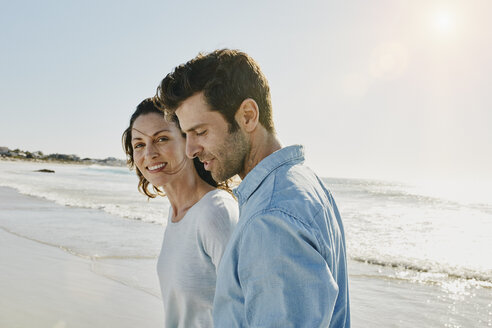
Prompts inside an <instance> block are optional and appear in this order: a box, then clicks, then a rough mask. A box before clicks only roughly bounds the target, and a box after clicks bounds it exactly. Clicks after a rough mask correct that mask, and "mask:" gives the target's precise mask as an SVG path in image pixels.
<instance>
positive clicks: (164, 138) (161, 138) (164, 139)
mask: <svg viewBox="0 0 492 328" xmlns="http://www.w3.org/2000/svg"><path fill="white" fill-rule="evenodd" d="M168 140H169V138H168V137H159V138H158V139H157V141H159V142H160V141H168Z"/></svg>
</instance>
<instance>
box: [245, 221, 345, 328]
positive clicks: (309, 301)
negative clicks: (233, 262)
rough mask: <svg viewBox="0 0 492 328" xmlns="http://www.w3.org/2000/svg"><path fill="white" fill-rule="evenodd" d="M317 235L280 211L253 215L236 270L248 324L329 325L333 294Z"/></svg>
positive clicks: (336, 293) (336, 292)
mask: <svg viewBox="0 0 492 328" xmlns="http://www.w3.org/2000/svg"><path fill="white" fill-rule="evenodd" d="M319 249H320V248H319V242H318V240H317V238H316V236H315V235H314V234H313V232H312V231H310V230H309V229H308V228H307V227H306V226H304V225H303V224H302V223H301V222H300V221H298V220H296V219H295V218H293V217H291V216H289V215H287V214H285V213H283V212H279V211H278V212H268V213H264V214H261V215H259V216H257V217H255V218H252V220H251V221H250V222H248V226H247V227H245V230H244V232H243V236H242V240H241V246H240V251H239V252H240V253H239V261H238V270H239V280H240V283H241V287H242V289H243V295H244V298H245V299H244V302H245V317H246V320H247V322H248V326H250V327H296V328H300V327H309V328H312V327H328V326H329V323H330V320H331V317H332V314H333V309H334V306H335V303H336V299H337V295H338V286H337V284H336V282H335V280H334V279H333V276H332V272H331V270H330V268H329V266H328V263H327V261H326V260H325V258H324V257H323V256H322V254H321V253H320V251H319Z"/></svg>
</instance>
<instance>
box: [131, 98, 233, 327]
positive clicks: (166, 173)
mask: <svg viewBox="0 0 492 328" xmlns="http://www.w3.org/2000/svg"><path fill="white" fill-rule="evenodd" d="M123 145H124V148H125V151H126V155H127V162H128V164H129V166H130V168H133V167H134V166H135V167H136V171H137V175H138V177H139V178H140V181H139V184H138V188H139V190H140V191H141V192H142V193H144V194H145V195H147V196H148V197H151V198H155V197H156V196H157V195H161V196H164V195H165V196H167V197H168V199H169V202H170V203H171V206H170V209H169V216H168V224H167V227H166V231H165V233H164V239H163V243H162V249H161V253H160V255H159V260H158V263H157V273H158V276H159V281H160V285H161V292H162V300H163V303H164V314H165V319H164V322H165V327H212V326H213V323H212V303H213V297H214V292H215V280H216V270H217V267H218V265H219V262H220V259H221V257H222V253H223V252H224V249H225V246H226V244H227V241H228V239H229V236H230V234H231V232H232V230H233V228H234V226H235V224H236V223H237V220H238V215H239V214H238V207H237V203H236V201H235V200H234V198H233V197H232V196H231V195H230V194H229V193H228V192H227V191H225V190H223V189H224V188H225V187H224V186H222V189H220V187H219V188H218V186H217V183H216V182H215V181H214V180H213V179H212V178H211V175H210V173H209V172H207V171H205V170H204V168H203V164H202V163H200V161H198V159H196V158H195V159H194V160H192V159H189V158H188V157H186V154H185V146H186V139H185V137H184V135H183V134H182V132H181V130H180V128H179V124H178V121H177V118H176V117H172V118H171V119H167V118H166V117H165V116H164V114H163V113H162V112H161V111H160V110H159V109H158V108H157V107H156V106H155V105H154V102H153V101H152V99H150V98H148V99H145V100H144V101H142V102H141V103H140V104H139V105H138V107H137V109H136V111H135V113H133V115H132V117H131V119H130V125H129V127H128V128H127V129H126V130H125V132H124V133H123ZM150 186H152V189H153V191H149V189H148V188H149V187H150Z"/></svg>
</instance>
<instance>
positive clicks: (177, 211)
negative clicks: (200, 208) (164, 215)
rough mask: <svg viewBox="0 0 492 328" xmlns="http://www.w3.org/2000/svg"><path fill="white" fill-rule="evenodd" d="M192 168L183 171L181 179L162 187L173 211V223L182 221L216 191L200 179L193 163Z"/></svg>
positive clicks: (178, 178)
mask: <svg viewBox="0 0 492 328" xmlns="http://www.w3.org/2000/svg"><path fill="white" fill-rule="evenodd" d="M190 168H191V169H190V170H183V172H182V174H180V175H179V177H176V179H173V181H172V182H170V183H169V184H167V185H165V186H162V188H163V189H164V192H165V193H166V195H167V197H168V198H169V203H171V207H172V209H173V218H172V222H178V221H180V220H181V219H182V218H183V217H184V216H185V214H186V212H188V210H189V209H190V208H191V207H192V206H193V205H195V204H196V203H197V202H198V201H199V200H200V199H201V198H202V197H203V196H204V195H205V194H206V193H208V192H209V191H212V190H214V189H215V188H214V187H213V186H211V185H209V184H208V183H206V182H205V181H203V180H202V179H201V178H200V176H199V175H198V173H197V172H196V170H195V167H194V165H193V162H191V167H190Z"/></svg>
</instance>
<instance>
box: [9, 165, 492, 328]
mask: <svg viewBox="0 0 492 328" xmlns="http://www.w3.org/2000/svg"><path fill="white" fill-rule="evenodd" d="M40 169H50V170H53V171H55V173H42V172H38V170H40ZM323 181H324V182H325V184H326V185H327V186H328V188H329V189H330V190H331V191H332V193H333V194H334V197H335V200H336V202H337V205H338V207H339V210H340V212H341V215H342V219H343V222H344V229H345V234H346V242H347V252H348V257H349V259H350V262H349V273H350V274H353V276H354V281H356V282H357V281H361V279H363V281H365V282H364V284H368V285H370V284H371V281H380V282H385V285H384V286H386V287H384V288H385V289H389V291H388V290H386V291H385V292H387V293H389V292H391V288H392V287H391V286H398V287H399V288H400V289H401V290H403V293H405V292H406V290H409V289H415V290H417V289H419V288H429V290H430V289H432V290H435V291H436V293H437V294H438V295H437V296H436V299H435V300H429V299H427V300H425V299H423V300H421V301H422V302H426V301H427V302H431V303H432V302H435V304H437V303H438V302H440V301H442V302H445V304H446V306H445V307H443V308H444V310H443V313H441V314H440V316H442V317H443V318H441V319H440V320H435V321H433V322H434V323H433V324H429V325H425V324H423V325H422V323H425V321H420V324H418V325H414V324H412V323H411V322H400V324H394V323H393V324H392V323H389V322H388V324H387V325H385V324H384V323H382V322H383V321H381V320H379V321H378V320H376V319H374V321H372V322H373V323H374V325H371V324H367V325H362V326H369V327H370V326H380V327H413V326H415V327H416V326H419V327H422V326H428V327H433V326H439V327H491V326H492V196H491V195H492V192H491V189H490V185H489V184H486V183H477V182H474V183H468V184H467V183H456V182H443V181H441V182H433V183H430V182H429V181H420V182H408V181H407V182H401V181H385V180H376V179H345V178H329V177H326V178H323ZM137 182H138V180H137V177H136V174H135V172H134V171H130V170H129V169H128V168H125V167H110V166H99V165H78V164H58V163H39V162H27V161H0V186H1V187H10V188H13V189H15V190H16V191H18V192H19V193H21V194H24V195H29V196H33V197H35V198H37V199H44V200H47V201H49V202H52V203H56V204H58V205H62V206H64V207H71V208H74V210H77V209H78V210H81V209H85V210H87V209H90V210H94V211H103V212H106V213H108V214H110V217H111V218H112V219H111V220H104V222H96V220H94V218H93V217H91V215H86V216H84V215H80V216H77V219H76V220H74V219H73V218H70V219H68V218H64V217H46V218H44V219H43V224H42V225H36V224H35V222H30V221H29V219H27V218H26V219H25V220H22V221H21V220H9V218H7V217H4V218H0V228H2V229H4V230H5V231H8V232H11V233H14V234H16V235H18V236H21V237H25V238H29V239H31V240H35V241H38V242H41V243H44V244H47V245H51V246H55V247H58V248H61V249H64V250H66V251H67V252H69V253H72V254H74V255H76V256H82V257H87V258H91V259H96V260H98V261H109V262H111V261H117V260H118V259H121V258H126V259H135V261H136V264H135V268H137V267H139V265H138V260H142V259H143V260H145V259H150V260H155V259H156V258H157V256H158V253H159V251H160V244H161V241H162V234H163V231H164V229H165V226H166V221H167V218H166V215H167V213H168V209H169V202H168V200H167V199H166V198H163V197H159V198H156V199H148V198H147V197H146V196H144V195H142V194H140V193H139V192H138V191H137ZM89 213H90V212H89ZM38 220H39V219H38ZM100 221H102V220H100ZM34 227H35V228H34ZM96 269H97V268H96ZM149 270H151V271H152V272H151V273H149V276H151V275H154V274H155V272H154V271H153V268H151V269H149ZM100 271H101V273H102V274H105V275H107V276H108V277H110V278H113V279H119V280H122V279H123V280H124V279H127V280H128V278H124V277H118V273H117V271H118V270H117V268H116V267H114V266H113V267H111V266H110V265H109V266H108V265H106V266H101V267H100ZM130 280H131V279H130ZM141 281H145V278H142V279H140V282H139V288H141V289H142V290H144V291H146V292H148V293H151V294H153V295H155V296H156V297H158V295H159V291H158V290H156V289H155V286H153V285H152V286H151V285H150V284H147V285H146V283H145V282H141ZM125 283H126V284H132V281H125ZM364 284H363V285H361V284H360V283H355V284H354V286H358V287H357V288H359V289H363V287H361V286H364ZM402 286H403V287H402ZM395 290H396V289H395ZM359 295H366V298H373V297H376V296H375V295H374V294H370V293H369V292H367V293H363V292H361V293H359ZM477 295H478V296H477ZM351 296H352V299H353V300H354V301H355V304H354V302H353V303H352V313H354V314H356V313H357V311H358V310H360V311H361V313H362V311H364V312H366V313H370V312H371V309H370V308H369V307H370V305H371V304H374V302H375V301H376V300H373V299H363V297H361V296H357V295H356V294H354V290H353V289H351ZM381 297H384V296H381ZM440 298H442V299H440ZM444 298H446V299H444ZM383 303H384V302H383ZM390 303H391V302H390ZM465 303H466V304H465ZM463 304H465V305H463ZM357 305H358V306H359V307H367V308H365V309H358V308H357ZM388 306H391V305H388ZM429 306H430V305H429ZM377 307H381V305H380V306H376V308H377ZM400 310H401V311H410V310H408V309H400ZM431 310H432V309H431ZM392 311H393V310H392ZM388 312H390V311H387V312H385V314H386V315H389V316H390V314H389V313H388ZM410 312H411V311H410ZM368 320H369V319H368ZM403 320H410V319H408V318H407V319H403ZM360 321H361V319H360V316H359V322H360ZM368 322H371V321H370V320H369V321H368ZM434 324H435V325H434Z"/></svg>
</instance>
